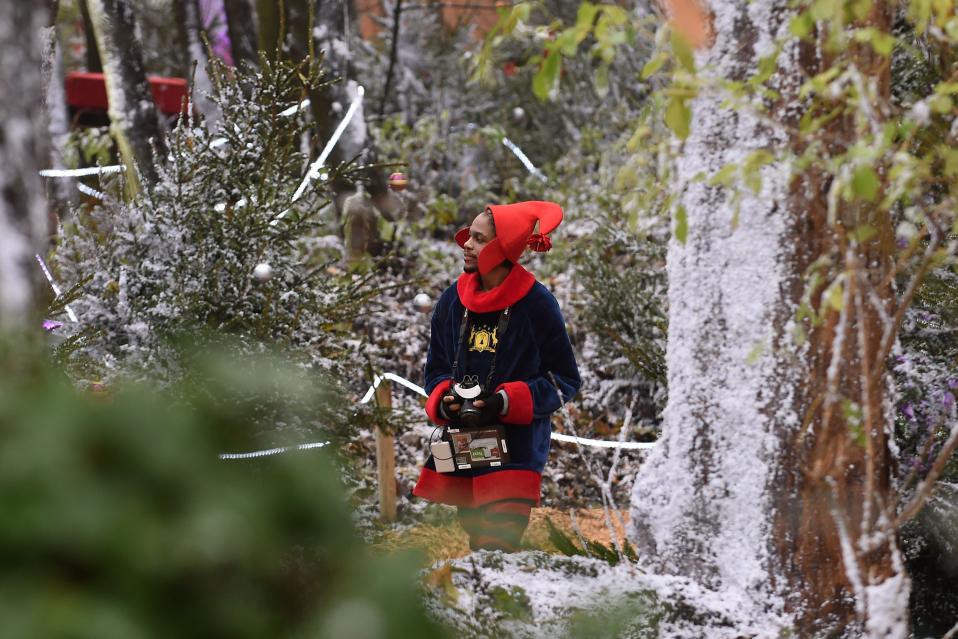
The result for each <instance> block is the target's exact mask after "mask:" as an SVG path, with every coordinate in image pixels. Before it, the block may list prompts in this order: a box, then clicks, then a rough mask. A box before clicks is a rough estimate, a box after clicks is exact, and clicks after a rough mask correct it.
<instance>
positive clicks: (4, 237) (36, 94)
mask: <svg viewBox="0 0 958 639" xmlns="http://www.w3.org/2000/svg"><path fill="white" fill-rule="evenodd" d="M49 11H50V8H49V5H48V4H47V3H33V2H16V3H12V4H10V5H8V7H7V11H6V14H5V15H4V19H3V20H0V59H2V60H3V64H0V85H2V86H3V87H4V97H3V99H2V100H0V329H4V330H11V329H19V328H25V327H27V326H29V325H30V324H31V323H32V322H33V321H34V320H36V319H37V317H38V315H39V308H38V307H39V304H40V300H41V299H42V292H41V291H42V288H41V287H42V286H43V280H42V274H41V272H40V269H39V267H38V265H37V263H36V261H35V259H34V254H36V253H41V252H43V251H44V248H43V247H44V239H45V235H46V233H45V230H46V220H47V206H46V201H45V198H44V192H43V185H42V184H41V182H40V177H39V175H38V173H37V172H38V171H39V170H40V169H41V168H43V167H44V165H45V164H46V158H47V157H48V148H47V132H46V127H45V121H44V118H43V114H42V109H38V108H37V105H38V104H42V103H43V89H44V87H43V82H42V79H41V73H40V66H41V51H42V44H41V33H42V30H43V29H44V28H45V27H46V26H47V24H48V23H49V15H50V14H49Z"/></svg>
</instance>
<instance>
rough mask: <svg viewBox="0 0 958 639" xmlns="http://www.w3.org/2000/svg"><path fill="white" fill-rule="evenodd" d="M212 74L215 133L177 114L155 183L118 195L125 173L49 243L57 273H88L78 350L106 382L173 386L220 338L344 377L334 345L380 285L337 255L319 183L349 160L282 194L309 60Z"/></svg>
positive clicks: (291, 183) (301, 157)
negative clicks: (217, 114) (195, 356)
mask: <svg viewBox="0 0 958 639" xmlns="http://www.w3.org/2000/svg"><path fill="white" fill-rule="evenodd" d="M214 71H216V73H215V76H216V78H217V83H216V88H215V91H214V95H213V96H212V98H213V99H214V100H215V101H216V102H217V104H218V105H219V107H220V109H221V110H222V114H223V117H222V120H221V121H219V122H217V124H216V125H215V128H213V129H212V130H211V129H209V128H208V127H207V126H206V125H205V124H203V123H198V122H193V121H183V122H180V123H179V125H178V126H177V127H176V128H175V129H174V130H173V131H172V132H171V133H170V134H169V136H168V145H169V149H170V150H169V155H168V156H167V157H158V158H156V161H155V164H156V169H157V173H158V174H159V176H160V179H159V182H158V183H157V184H155V185H153V186H152V187H148V188H146V189H144V190H142V191H140V192H139V193H137V194H136V195H135V196H134V197H133V198H132V199H128V200H126V199H123V198H122V197H121V196H120V195H119V194H120V193H121V192H122V189H121V187H122V184H121V182H122V180H117V181H114V182H112V183H111V182H105V183H104V185H103V186H102V187H101V188H103V190H104V191H105V193H104V194H103V196H102V201H98V202H96V203H94V204H93V205H87V206H82V207H80V208H79V209H78V210H77V211H76V212H75V216H74V218H73V220H72V221H71V223H70V224H68V225H67V226H66V228H65V232H64V234H63V237H62V242H61V245H60V246H59V248H58V250H57V255H56V257H57V260H56V263H57V266H58V268H59V272H60V276H61V277H62V279H63V280H64V281H66V282H75V281H79V280H81V279H83V278H86V277H89V278H90V281H89V283H88V284H87V285H86V287H85V294H84V295H83V296H82V297H81V298H80V299H79V300H77V301H76V302H75V303H74V304H73V309H74V310H75V311H76V313H77V315H78V316H79V319H80V323H79V327H80V328H83V327H86V328H92V330H93V332H94V336H93V337H92V338H90V339H89V340H88V341H87V344H86V345H85V347H84V348H83V349H81V351H80V354H82V355H84V356H87V357H88V358H89V359H90V360H91V361H93V362H97V363H100V364H101V366H100V370H99V371H98V374H99V375H102V376H103V377H104V378H105V379H110V378H114V377H119V376H129V377H134V378H147V379H149V380H151V381H154V382H161V383H164V382H170V381H174V380H176V379H178V377H179V376H180V375H181V374H182V371H183V370H184V364H185V363H186V361H187V360H188V359H189V357H191V354H192V352H194V351H196V350H202V349H204V348H205V347H207V346H211V345H217V344H220V343H221V342H223V341H228V343H229V345H230V348H231V349H233V351H234V352H237V353H239V354H242V353H251V354H253V353H262V352H265V351H268V350H272V349H277V348H278V349H281V350H283V351H284V352H285V353H286V354H287V355H288V356H289V357H290V358H292V359H293V360H294V361H297V362H299V363H301V364H302V365H303V366H306V367H308V368H313V369H315V370H325V371H329V372H336V371H340V372H341V371H342V370H343V369H344V368H346V367H345V366H344V364H343V362H344V360H345V359H346V357H347V355H348V350H347V349H345V348H344V347H343V344H342V341H343V339H344V337H345V336H347V335H348V334H349V331H350V329H351V327H352V321H353V319H354V318H355V317H356V315H357V314H359V313H360V311H361V309H363V308H364V307H365V305H366V304H367V303H368V300H369V299H370V298H371V297H372V296H373V295H374V294H375V293H376V291H377V290H378V289H377V288H376V287H375V284H374V282H373V281H372V280H371V277H370V276H368V275H355V274H349V273H346V272H344V271H342V270H341V269H337V268H336V267H335V264H334V262H335V260H337V259H338V258H339V256H340V253H339V244H338V241H336V240H335V229H334V228H331V227H330V224H329V223H328V222H326V221H325V218H324V216H323V213H324V207H325V206H326V204H327V198H326V192H325V188H324V185H325V181H326V180H327V179H333V177H335V176H336V175H337V174H339V173H340V172H342V171H345V170H346V169H344V168H343V167H332V168H330V169H329V176H327V175H325V174H324V175H321V176H320V177H319V178H318V179H316V180H314V181H313V182H312V183H311V184H310V186H309V187H308V188H306V189H305V191H304V192H303V194H302V197H300V198H299V199H297V200H296V201H295V202H294V201H293V199H294V197H293V196H294V193H295V192H296V190H297V187H298V186H299V185H300V183H301V180H302V176H303V175H304V173H305V169H306V166H307V162H308V158H307V157H306V156H305V154H304V153H302V152H301V151H300V147H301V140H302V134H303V132H304V131H305V130H306V128H307V126H308V123H307V121H306V115H305V113H303V112H302V111H296V109H295V107H296V105H298V104H299V102H300V100H301V99H302V96H303V95H304V94H305V93H306V92H308V91H309V90H310V89H311V88H314V87H316V86H318V85H319V84H320V83H323V82H325V81H326V78H325V76H324V74H323V72H322V70H321V68H320V66H319V62H318V61H315V60H310V61H306V62H303V63H301V64H291V63H287V62H281V63H276V64H271V63H267V62H264V64H263V67H262V70H261V71H259V72H256V73H255V74H254V73H252V72H250V71H244V72H242V73H240V72H231V73H228V72H227V71H226V69H225V68H224V67H222V66H220V65H216V66H215V67H214ZM329 235H332V236H333V237H332V241H329V238H327V237H326V236H329ZM183 335H188V336H189V338H188V339H187V340H186V341H184V340H183V339H182V336H183Z"/></svg>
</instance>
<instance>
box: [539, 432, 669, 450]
mask: <svg viewBox="0 0 958 639" xmlns="http://www.w3.org/2000/svg"><path fill="white" fill-rule="evenodd" d="M552 439H554V440H556V441H560V442H569V443H574V444H581V445H582V446H595V447H596V448H652V447H654V446H655V442H612V441H607V440H604V439H586V438H585V437H573V436H572V435H563V434H562V433H552Z"/></svg>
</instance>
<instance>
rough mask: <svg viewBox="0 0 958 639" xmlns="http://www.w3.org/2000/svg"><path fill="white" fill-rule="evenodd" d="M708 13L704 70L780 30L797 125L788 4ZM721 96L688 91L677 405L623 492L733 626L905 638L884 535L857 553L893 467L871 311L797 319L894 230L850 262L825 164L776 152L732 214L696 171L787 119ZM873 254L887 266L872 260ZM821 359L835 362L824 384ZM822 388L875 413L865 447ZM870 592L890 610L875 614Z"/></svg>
mask: <svg viewBox="0 0 958 639" xmlns="http://www.w3.org/2000/svg"><path fill="white" fill-rule="evenodd" d="M709 9H710V15H711V19H713V20H714V29H711V30H710V31H711V33H712V36H713V37H714V42H713V43H711V45H710V46H709V47H708V48H707V49H706V50H704V51H700V52H699V53H698V54H697V56H696V63H697V65H696V66H697V68H699V69H708V71H703V72H701V73H702V75H706V74H711V73H715V74H718V75H720V77H723V78H725V79H728V80H733V81H745V80H747V79H748V77H750V76H751V75H753V74H754V73H755V71H756V69H757V63H758V61H759V59H760V58H761V57H763V56H766V55H768V54H770V53H772V51H773V50H772V48H771V47H772V46H773V43H774V42H775V41H776V39H779V38H781V39H783V40H785V41H787V42H788V44H786V46H785V48H784V49H783V51H782V52H781V54H780V55H779V58H778V71H777V73H776V75H775V76H774V77H773V79H772V81H771V84H772V86H773V88H775V89H776V90H777V91H778V92H779V93H780V94H781V95H782V97H781V99H780V101H779V102H777V103H775V104H771V105H769V107H770V114H769V115H770V119H771V120H772V121H774V120H776V119H777V120H780V121H782V122H786V123H788V122H791V123H793V124H794V123H795V121H796V120H797V118H798V117H800V115H801V114H802V112H803V108H802V104H801V103H800V102H799V101H798V96H797V92H798V87H800V86H801V84H802V82H803V81H804V78H805V77H806V75H805V73H806V71H808V72H809V73H814V72H816V71H814V70H809V69H808V68H807V64H808V62H809V59H808V58H807V53H808V51H807V50H805V49H803V48H802V47H799V45H798V43H797V42H796V40H795V38H793V37H790V35H789V32H788V27H789V23H790V20H791V18H792V17H793V15H794V10H793V9H791V8H790V3H788V2H787V0H754V1H752V2H749V3H743V2H735V1H732V0H713V1H712V2H710V3H709ZM819 70H821V69H819ZM876 72H877V71H876ZM722 100H723V98H722V96H720V95H716V94H715V92H703V93H702V94H701V95H700V96H699V97H697V98H695V99H694V101H693V102H692V108H693V118H692V129H691V133H690V135H689V137H688V139H686V140H685V142H684V147H683V148H682V151H681V155H680V158H679V160H678V162H677V165H676V176H675V180H676V182H677V187H676V191H677V193H679V198H678V203H677V204H678V207H680V209H681V211H683V214H684V215H687V218H686V219H687V239H686V241H685V242H684V243H683V242H681V241H680V239H679V238H678V237H675V236H673V238H672V240H671V241H670V245H669V252H668V276H669V337H668V348H667V356H666V358H667V365H668V386H669V399H668V404H667V406H666V409H665V412H664V423H663V427H662V438H661V440H660V444H659V446H657V447H656V449H655V450H654V451H653V453H652V454H651V455H650V457H649V459H648V460H647V461H646V462H645V463H644V464H643V465H642V467H641V469H640V471H639V473H638V476H637V479H636V482H635V485H634V488H633V494H632V524H631V526H632V530H631V535H632V538H633V540H634V542H635V545H636V548H637V551H638V552H639V554H640V556H641V557H643V560H644V561H645V562H648V563H649V564H650V565H651V566H652V567H654V568H655V569H657V570H660V571H662V572H665V573H667V574H672V575H676V576H680V577H684V578H687V579H690V580H692V581H694V582H695V583H697V584H700V585H704V586H705V587H707V588H709V589H711V590H714V591H716V592H720V593H721V595H722V598H723V600H724V601H726V602H727V603H728V606H729V608H730V609H732V610H734V611H736V615H737V616H739V619H738V621H739V622H740V623H741V624H742V627H743V628H746V627H748V626H749V625H752V624H754V623H762V622H764V624H763V625H762V627H766V628H767V627H768V626H769V625H772V626H778V627H780V628H781V629H783V630H784V629H795V630H797V633H798V635H799V636H844V635H846V634H849V635H855V634H860V633H866V632H867V633H868V636H882V637H904V636H906V634H907V622H906V621H905V619H907V604H908V584H907V577H906V576H905V575H904V573H903V571H904V568H903V567H902V566H901V565H896V563H895V557H896V556H897V546H896V541H895V539H894V537H893V536H892V537H890V538H887V539H885V540H884V541H883V543H881V544H879V545H878V547H876V548H874V549H872V550H871V551H870V552H868V553H862V552H857V551H856V550H855V549H856V548H858V544H859V542H860V541H862V540H863V539H864V536H865V535H866V534H867V533H868V532H869V531H870V530H873V529H874V526H875V523H876V518H877V516H878V513H879V512H880V508H878V507H877V505H878V504H887V501H886V500H885V499H884V497H885V496H886V495H887V492H888V490H889V488H888V486H889V481H888V480H889V477H890V471H891V458H890V455H889V453H888V448H887V436H886V434H887V432H888V431H887V424H888V422H887V415H886V414H885V412H884V410H883V406H884V404H883V401H884V388H883V384H884V379H885V378H884V377H883V376H881V375H878V376H877V377H876V376H875V375H869V376H867V380H868V381H867V383H866V384H859V383H858V382H859V380H861V379H863V378H862V376H861V374H860V373H861V371H862V370H863V364H864V368H868V367H870V370H871V371H874V370H875V367H876V366H877V367H881V366H882V365H883V362H880V361H875V359H874V354H875V352H876V350H875V337H876V336H877V335H879V334H880V328H879V327H878V326H877V325H876V317H875V316H876V315H877V312H876V311H875V310H874V309H871V305H870V303H868V302H866V303H865V304H864V305H862V304H860V302H861V296H860V295H859V296H858V297H856V292H855V290H854V288H853V287H852V288H851V290H848V291H846V295H848V296H850V297H849V304H848V305H846V307H845V308H846V310H847V313H846V316H843V318H842V322H843V323H842V325H843V326H845V327H848V326H852V327H855V330H854V331H852V329H849V331H848V332H849V334H848V335H846V336H845V339H844V341H842V340H839V339H836V336H835V332H834V327H836V326H838V323H839V318H838V313H837V312H834V313H829V314H827V315H826V321H825V323H824V325H823V326H822V327H821V328H820V329H819V330H818V331H812V330H811V326H810V324H809V323H808V322H806V324H808V326H805V328H806V329H807V330H809V332H810V336H809V339H808V340H807V341H806V342H805V343H804V344H800V343H799V342H797V341H796V339H795V330H796V328H797V326H798V324H799V322H797V320H796V315H797V310H798V308H799V304H800V303H801V302H802V299H803V295H804V294H806V293H807V292H808V291H806V288H805V281H806V280H805V278H806V272H807V268H808V267H809V265H811V264H812V263H814V262H815V261H816V260H817V259H818V258H819V257H821V256H822V255H833V254H835V253H837V254H838V257H839V259H840V260H841V262H840V264H845V265H847V264H854V265H855V267H856V268H857V269H858V270H857V271H856V272H857V273H862V274H864V276H865V277H867V278H872V280H873V281H880V278H881V277H882V273H883V271H882V269H883V268H885V264H883V263H882V262H881V260H882V259H883V258H882V256H881V251H882V248H883V246H884V245H883V242H885V241H887V236H886V235H885V233H884V230H883V229H880V232H879V234H878V236H876V238H875V240H874V242H872V243H868V244H866V245H865V247H864V248H863V250H862V252H861V253H860V254H855V253H852V254H851V255H849V256H847V261H846V259H845V258H846V254H845V253H844V252H843V251H844V249H845V248H846V246H847V244H846V245H841V246H840V250H837V249H838V244H836V242H838V243H840V239H839V238H836V237H835V232H834V228H833V227H831V226H829V225H828V224H827V223H826V222H825V220H824V218H821V217H819V216H818V213H820V212H821V211H823V210H824V209H823V208H822V205H823V203H824V201H825V200H824V198H825V195H826V193H827V184H825V183H823V182H822V181H821V178H822V177H823V176H816V175H815V174H814V173H813V174H812V175H811V176H807V177H806V178H800V179H794V178H793V176H792V175H791V174H790V169H789V167H788V166H787V165H786V164H785V163H784V162H775V163H771V164H769V165H767V166H765V167H764V168H763V169H761V175H762V187H761V191H760V193H758V194H752V192H751V191H750V190H749V189H748V188H746V187H744V185H743V186H742V187H741V188H742V191H741V193H742V195H743V199H742V201H741V203H740V205H738V206H736V204H735V203H734V201H733V199H732V197H731V194H730V193H729V192H728V191H727V190H726V189H723V188H721V187H717V186H710V185H708V184H707V183H705V182H703V181H701V180H697V179H696V176H697V175H699V174H701V173H702V172H704V173H705V175H712V174H714V173H716V172H717V171H718V170H719V169H721V168H722V167H723V166H725V165H726V164H729V163H733V164H740V163H741V162H742V160H743V159H744V158H745V157H747V156H748V155H749V154H750V153H752V152H753V151H758V150H766V151H772V152H773V153H776V152H782V151H787V150H789V149H793V148H794V147H795V146H796V144H797V141H796V138H795V137H793V136H797V133H795V132H794V131H795V130H796V129H794V128H787V127H783V126H774V125H770V124H769V120H768V119H765V118H760V117H758V116H757V115H756V114H754V113H752V112H750V111H748V110H747V109H733V108H730V107H728V106H723V105H722ZM816 177H817V178H819V179H820V181H819V182H817V183H816V182H815V181H814V180H815V178H816ZM848 214H849V215H850V216H851V215H853V214H854V213H853V212H849V213H848ZM679 223H683V224H684V221H680V220H679V219H677V220H676V224H679ZM874 263H879V264H881V266H880V267H879V268H877V269H871V270H869V268H870V265H872V264H874ZM866 265H869V266H866ZM821 293H822V291H821V290H820V289H819V290H817V291H812V294H813V297H814V295H818V298H815V299H819V298H820V297H821ZM882 294H890V291H879V295H882ZM884 299H886V300H887V299H888V298H887V296H886V297H885V298H884ZM856 301H858V302H859V304H858V306H856V305H855V302H856ZM829 327H831V328H829ZM859 329H860V330H859ZM853 333H854V334H853ZM830 367H831V369H832V370H833V371H834V370H838V374H837V378H835V373H834V372H833V373H832V376H833V379H832V380H831V384H832V386H829V384H830V380H829V370H830ZM829 389H830V390H831V392H832V393H834V394H835V396H841V397H844V398H847V399H849V400H851V401H854V402H857V403H858V405H860V406H862V407H863V413H867V414H868V418H867V422H866V423H865V424H864V425H863V426H862V427H861V429H862V431H863V432H864V433H865V435H866V438H865V439H866V442H867V444H866V445H864V446H862V445H859V444H858V443H856V437H855V429H854V428H852V427H851V425H850V422H849V418H848V415H847V413H844V412H842V411H839V410H831V412H826V411H822V410H821V407H822V406H823V405H825V404H826V403H827V401H826V402H823V400H822V398H823V397H824V395H823V393H825V394H826V395H827V392H826V391H828V390H829ZM826 399H827V398H826ZM828 401H831V400H828ZM832 403H833V404H834V402H832ZM832 408H833V409H834V408H835V406H834V405H832ZM809 419H812V426H811V428H808V425H809V424H808V421H807V420H809ZM870 500H871V501H873V502H874V504H873V505H872V506H871V507H863V504H866V503H869V501H870ZM882 596H885V601H884V603H883V604H882V607H883V608H882V611H881V612H882V614H875V615H871V614H870V613H869V610H870V605H871V601H872V600H875V599H877V598H880V597H882ZM863 611H864V612H863Z"/></svg>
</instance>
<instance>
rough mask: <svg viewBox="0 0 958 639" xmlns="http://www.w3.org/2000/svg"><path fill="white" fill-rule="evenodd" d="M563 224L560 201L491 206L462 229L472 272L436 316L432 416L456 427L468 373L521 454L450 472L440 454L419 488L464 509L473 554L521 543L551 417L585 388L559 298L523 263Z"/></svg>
mask: <svg viewBox="0 0 958 639" xmlns="http://www.w3.org/2000/svg"><path fill="white" fill-rule="evenodd" d="M561 221H562V209H561V208H560V207H559V205H558V204H556V203H554V202H519V203H516V204H508V205H501V206H496V205H491V206H489V207H487V208H486V210H485V211H483V212H482V213H480V214H479V215H478V216H476V218H475V220H473V222H472V225H471V226H469V227H467V228H464V229H461V230H460V231H459V232H458V233H457V234H456V242H457V243H458V244H459V246H461V247H462V250H463V271H464V272H463V274H462V275H461V276H460V277H459V279H458V281H457V282H456V283H455V284H454V285H452V286H450V287H449V288H447V289H446V291H445V292H444V293H443V294H442V296H441V297H440V299H439V302H438V303H437V304H436V308H435V311H434V313H433V316H432V328H431V331H432V332H431V336H430V342H429V352H428V354H427V357H426V365H425V369H424V373H425V389H426V392H427V393H428V394H429V399H428V400H427V402H426V413H427V414H428V415H429V418H430V420H432V422H433V423H435V424H437V425H440V426H446V425H449V424H450V423H451V422H452V423H455V422H456V421H457V418H458V415H459V410H460V408H461V407H462V403H461V402H462V400H461V399H460V398H459V397H458V396H457V395H456V394H455V393H454V392H453V390H452V386H453V384H454V383H456V382H461V381H462V380H463V379H465V378H466V376H470V377H472V378H473V379H475V380H478V381H481V382H482V387H483V393H482V394H481V395H480V396H479V398H478V399H475V400H474V401H473V404H474V406H475V407H476V408H480V409H481V410H482V411H483V413H484V416H485V417H488V418H489V419H490V420H491V421H494V422H497V423H499V424H502V425H503V427H504V433H505V440H506V443H507V444H508V451H509V453H510V456H511V457H510V460H509V462H508V463H506V464H503V465H501V466H498V467H493V466H490V467H485V468H471V469H458V470H455V471H453V472H443V473H440V472H437V470H436V466H435V460H434V459H433V457H432V456H431V455H430V457H429V459H428V460H427V461H426V463H425V465H424V467H423V469H422V473H421V475H420V477H419V481H418V483H417V484H416V487H415V488H414V489H413V494H414V495H416V496H418V497H422V498H425V499H428V500H430V501H435V502H442V503H446V504H452V505H454V506H457V507H458V516H459V522H460V524H461V525H462V527H463V529H464V530H465V531H466V533H468V535H469V546H470V548H472V549H473V550H477V549H480V548H483V549H498V550H505V551H508V552H511V551H514V550H516V549H517V548H518V546H519V542H520V540H521V538H522V534H523V532H525V529H526V526H528V523H529V515H530V513H531V510H532V508H533V506H537V505H538V504H539V499H540V482H541V477H542V469H543V468H544V467H545V463H546V459H547V458H548V455H549V446H550V443H551V434H552V426H551V419H550V417H551V415H552V413H553V412H555V411H556V410H557V409H558V408H559V407H560V406H561V405H562V404H563V403H564V402H566V401H568V400H570V399H572V398H573V396H575V394H576V393H577V392H578V390H579V386H580V385H581V379H580V378H579V369H578V367H577V365H576V361H575V355H574V353H573V351H572V345H571V343H570V341H569V335H568V333H566V328H565V321H564V320H563V318H562V313H561V312H560V310H559V305H558V303H557V302H556V300H555V298H554V297H553V296H552V294H551V293H550V292H549V291H548V290H547V289H546V287H544V286H543V285H542V284H540V283H539V282H537V281H536V279H535V277H534V276H533V275H532V274H531V273H529V271H527V270H526V269H524V268H523V267H522V266H521V265H519V263H518V261H519V257H520V256H521V255H522V253H523V251H524V250H525V249H526V248H527V247H531V248H533V249H534V250H537V251H547V250H549V248H551V246H552V243H551V241H550V240H549V238H548V237H547V234H548V233H549V232H551V231H552V230H553V229H555V228H556V227H557V226H558V225H559V223H560V222H561ZM536 225H538V227H539V228H538V230H539V232H538V233H535V230H536ZM503 314H505V315H506V317H507V318H508V321H507V322H503V321H502V319H503Z"/></svg>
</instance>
